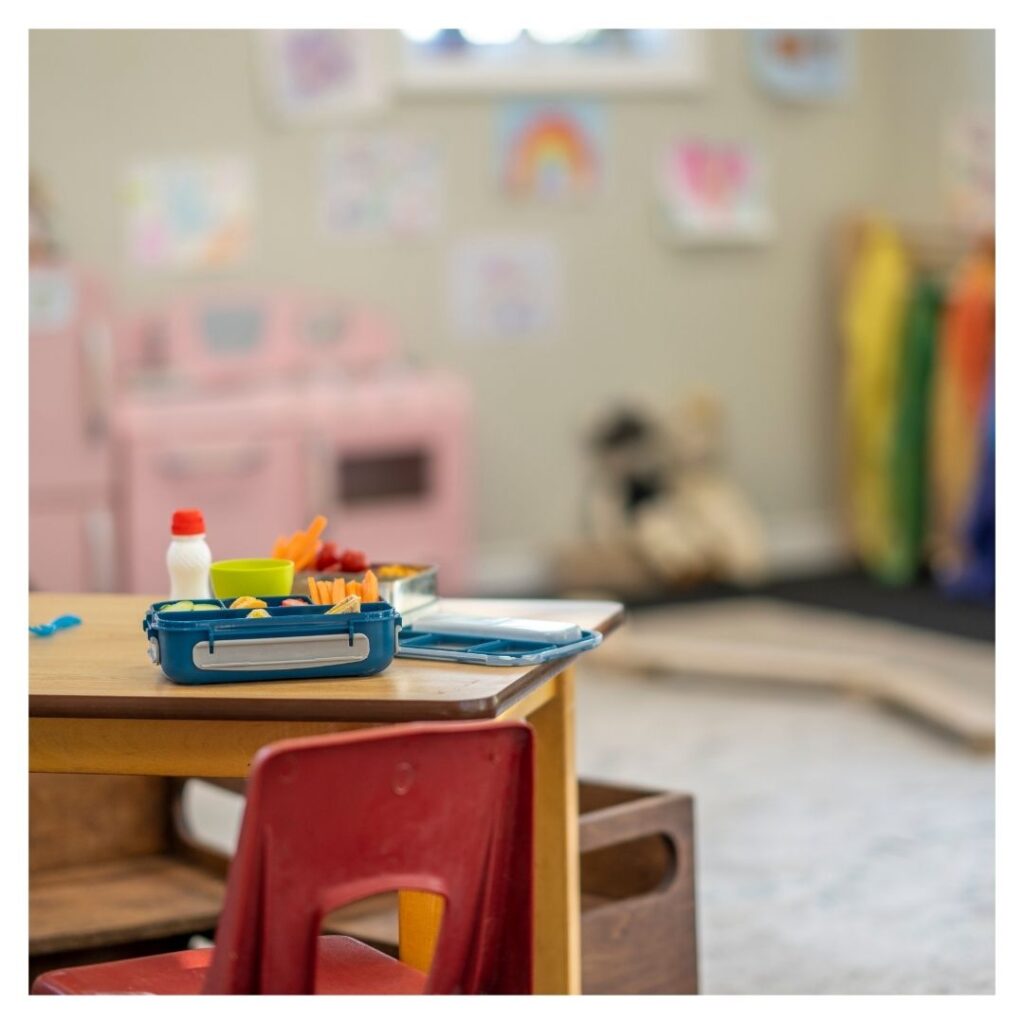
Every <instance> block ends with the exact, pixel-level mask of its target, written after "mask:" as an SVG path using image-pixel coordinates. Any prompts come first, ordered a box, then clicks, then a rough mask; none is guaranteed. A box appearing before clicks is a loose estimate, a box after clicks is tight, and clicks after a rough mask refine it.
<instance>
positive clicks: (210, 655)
mask: <svg viewBox="0 0 1024 1024" xmlns="http://www.w3.org/2000/svg"><path fill="white" fill-rule="evenodd" d="M261 600H263V601H265V602H266V603H267V611H268V612H269V613H270V614H269V616H267V617H265V618H256V619H250V618H248V615H249V612H250V611H251V610H252V609H250V608H236V609H232V608H228V607H227V606H226V605H225V603H224V602H223V601H218V600H216V599H211V600H203V601H202V602H201V603H202V604H212V605H217V608H216V609H213V610H210V611H198V612H197V611H182V612H166V611H162V609H163V608H164V607H166V606H167V605H171V604H174V603H175V602H173V601H158V602H157V603H156V604H154V605H152V606H151V607H150V608H149V610H148V611H147V612H146V616H145V618H144V619H143V622H142V628H143V630H144V631H145V633H146V636H147V638H148V639H149V657H150V660H151V661H152V662H153V664H154V665H159V666H160V669H161V670H162V671H163V673H164V675H165V676H167V678H168V679H170V680H171V682H174V683H183V684H186V685H194V684H202V683H246V682H256V681H259V680H264V681H271V680H279V679H322V678H325V677H330V678H335V677H338V676H369V675H375V674H376V673H378V672H383V671H384V669H386V668H387V667H388V665H390V664H391V660H392V658H394V656H395V652H396V649H397V633H398V630H399V629H400V628H401V625H402V617H401V616H400V615H398V614H397V612H396V611H395V609H394V608H393V607H392V606H391V605H390V604H388V603H387V602H385V601H374V602H369V603H367V604H364V605H363V606H362V608H361V609H360V610H359V611H358V612H353V613H349V614H347V615H327V614H326V612H327V610H328V608H329V607H330V605H314V604H312V603H310V602H308V601H306V602H305V605H304V606H303V607H300V606H298V605H295V606H289V607H287V608H285V607H282V606H281V602H282V601H284V600H285V598H281V597H264V598H261Z"/></svg>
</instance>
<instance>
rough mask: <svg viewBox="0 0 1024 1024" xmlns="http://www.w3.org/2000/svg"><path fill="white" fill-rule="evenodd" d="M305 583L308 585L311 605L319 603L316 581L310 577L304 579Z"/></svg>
mask: <svg viewBox="0 0 1024 1024" xmlns="http://www.w3.org/2000/svg"><path fill="white" fill-rule="evenodd" d="M306 583H308V584H309V599H310V600H311V601H312V602H313V604H319V603H320V595H319V594H318V593H317V589H316V580H315V579H313V577H312V576H309V577H307V578H306Z"/></svg>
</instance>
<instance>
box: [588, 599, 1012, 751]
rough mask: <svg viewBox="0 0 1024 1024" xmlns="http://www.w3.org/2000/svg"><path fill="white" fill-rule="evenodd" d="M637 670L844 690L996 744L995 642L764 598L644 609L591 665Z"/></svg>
mask: <svg viewBox="0 0 1024 1024" xmlns="http://www.w3.org/2000/svg"><path fill="white" fill-rule="evenodd" d="M589 660H590V662H591V663H592V664H599V665H603V666H605V667H608V668H614V669H616V670H623V671H632V672H638V671H639V672H668V673H670V674H672V675H675V676H677V677H682V678H700V679H702V680H710V679H716V678H719V679H745V680H760V681H762V682H764V683H765V684H768V685H770V684H772V683H784V684H802V685H811V686H825V687H833V688H838V689H840V690H842V691H844V692H851V693H855V694H859V695H863V696H866V697H869V698H872V699H874V700H877V701H879V702H882V703H886V704H890V705H893V706H895V707H898V708H900V709H901V710H904V711H906V712H908V713H910V714H912V715H913V716H915V717H916V718H917V719H918V720H920V721H923V722H927V723H929V724H931V725H933V726H937V727H938V728H940V729H942V730H944V731H945V732H947V733H948V734H950V735H952V736H955V737H958V738H960V739H962V740H964V741H965V742H967V743H968V744H970V745H971V746H973V747H975V748H977V749H981V750H990V749H992V747H993V745H994V742H995V650H994V647H993V646H992V645H991V644H985V643H980V642H978V641H974V640H964V639H961V638H959V637H949V636H943V635H941V634H938V633H935V632H932V631H928V630H921V629H914V628H911V627H909V626H902V625H897V624H892V623H888V622H883V621H877V620H872V619H867V618H863V617H860V616H856V615H850V614H846V613H843V612H833V611H824V610H819V609H815V608H807V607H804V606H801V605H796V604H790V603H786V602H781V601H771V600H763V599H753V598H752V599H740V600H729V601H717V602H710V603H707V604H700V605H681V606H676V607H674V608H671V609H657V610H653V611H642V612H639V613H635V614H633V615H631V616H630V619H629V622H628V623H627V625H626V627H624V628H623V629H622V630H620V631H619V632H618V633H617V634H615V635H613V636H611V637H610V638H609V639H608V640H607V641H606V643H605V644H604V645H602V647H601V648H600V649H599V650H598V651H597V652H595V653H594V655H592V656H591V658H590V659H589Z"/></svg>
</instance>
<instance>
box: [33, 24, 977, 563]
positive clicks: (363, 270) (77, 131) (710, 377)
mask: <svg viewBox="0 0 1024 1024" xmlns="http://www.w3.org/2000/svg"><path fill="white" fill-rule="evenodd" d="M897 35H898V36H902V38H897ZM707 42H708V66H709V75H708V81H707V84H706V86H705V87H704V88H703V89H701V90H700V91H698V92H695V93H693V94H690V95H680V96H662V97H659V98H654V97H647V98H639V97H637V98H629V99H626V98H623V99H611V100H610V101H609V103H608V114H609V129H610V167H611V185H610V189H609V191H608V194H607V195H606V196H604V197H603V198H602V199H600V200H598V201H594V202H592V203H587V204H580V205H578V206H575V207H568V208H560V207H558V208H549V207H545V206H541V205H533V204H523V203H514V202H509V201H507V200H505V199H504V198H502V196H501V195H500V194H499V193H498V191H497V189H496V187H495V185H494V181H493V175H492V171H491V166H492V165H491V139H492V115H493V103H492V102H490V101H487V100H485V99H482V98H475V99H472V98H465V99H462V98H460V99H457V100H455V99H436V100H427V99H416V100H412V99H405V100H402V101H400V102H399V103H397V104H396V105H395V106H394V107H393V108H392V109H390V110H389V111H388V112H387V113H386V115H384V116H381V117H379V118H377V119H375V120H374V121H373V122H370V123H367V124H366V125H365V126H364V127H365V129H366V130H374V129H376V128H378V127H379V128H385V127H386V128H397V129H401V130H410V131H415V132H418V133H422V134H424V135H428V136H432V137H436V138H437V139H439V140H440V141H441V143H442V144H443V147H444V151H445V155H446V161H447V176H448V197H449V198H448V211H447V218H446V223H445V227H444V229H443V231H442V232H441V234H440V235H439V236H438V237H437V238H436V239H432V240H430V241H427V242H422V243H416V244H409V243H404V244H402V245H397V244H389V243H375V244H363V245H358V246H357V245H339V244H337V243H333V242H330V241H327V240H325V239H324V238H322V237H321V236H320V235H319V234H318V231H317V225H316V202H317V170H318V166H319V164H318V159H319V153H320V146H321V143H322V134H323V133H322V131H321V130H319V129H311V128H301V127H300V128H283V127H279V126H275V125H274V124H273V122H272V121H271V120H270V119H269V118H268V117H267V116H266V115H265V114H264V112H263V108H262V106H261V103H260V96H259V94H258V89H257V85H258V83H257V81H256V78H255V74H254V61H253V48H252V39H251V37H250V35H249V34H248V33H246V32H236V31H225V32H205V33H204V32H135V31H125V32H33V33H32V39H31V68H30V88H31V115H30V131H31V161H32V165H33V167H34V168H35V169H36V170H37V171H38V172H39V173H40V174H41V176H42V178H43V179H44V181H45V183H46V184H47V186H48V187H49V190H50V192H51V194H52V196H53V198H54V200H55V203H56V207H57V222H58V225H59V229H60V231H61V233H62V235H63V237H64V238H65V240H66V242H67V245H68V248H69V250H70V251H71V253H72V254H73V255H74V256H75V257H77V258H78V259H79V260H81V261H83V262H86V263H89V264H92V265H95V266H97V267H99V268H100V269H102V270H103V271H104V272H105V273H107V274H108V275H109V276H110V277H111V278H112V280H113V281H114V283H115V285H116V288H117V290H118V293H119V294H120V295H121V296H122V298H123V300H124V301H125V303H126V304H132V303H137V302H139V301H141V300H144V299H147V298H149V297H153V296H157V295H161V294H167V293H169V292H171V291H173V290H174V289H176V288H180V287H181V286H182V284H183V280H182V279H181V278H170V277H165V276H145V275H141V274H139V273H138V272H136V271H134V270H133V269H131V268H130V267H128V266H127V265H126V264H125V263H124V261H123V257H122V253H121V244H120V243H121V235H120V231H121V220H120V214H119V207H118V197H117V190H118V185H119V182H120V180H121V176H122V174H123V171H124V168H125V165H126V164H127V163H128V161H130V160H131V159H133V158H137V157H159V156H172V155H177V154H184V153H188V154H204V153H209V154H217V153H241V154H246V155H248V156H249V157H250V158H251V159H252V160H253V162H254V164H255V167H256V172H257V187H258V192H259V199H260V204H261V206H260V221H259V225H258V239H257V247H256V251H255V252H254V254H253V258H252V260H251V263H250V264H249V266H247V267H246V268H245V269H244V271H240V272H239V273H238V274H237V275H236V277H237V278H239V279H244V280H250V281H254V282H266V283H274V282H281V283H302V284H304V285H307V286H311V287H314V288H323V289H329V290H331V291H336V292H338V293H339V294H342V295H351V296H358V297H362V298H364V299H365V300H367V301H370V302H372V303H375V304H377V305H379V306H381V307H383V308H384V309H386V310H388V311H389V312H390V313H391V314H392V315H393V316H394V317H395V318H396V320H397V322H398V323H399V325H400V328H401V332H402V335H403V337H404V339H405V345H406V347H407V348H408V350H409V351H410V352H412V353H414V354H415V355H416V356H419V357H421V358H423V359H424V360H429V361H432V362H439V363H443V364H447V365H451V366H455V367H458V368H459V369H461V370H462V371H463V372H465V373H466V374H467V375H468V376H469V377H470V378H471V379H472V380H473V382H474V384H475V386H476V389H477V396H478V402H479V436H478V440H477V446H476V447H477V458H478V462H479V486H478V490H479V510H480V527H479V535H480V536H479V539H480V545H481V551H482V554H483V556H484V561H485V565H486V564H492V565H495V564H499V563H502V560H504V562H505V563H507V564H508V565H512V566H517V565H518V566H520V567H522V566H524V565H526V564H527V563H530V562H531V560H532V558H533V557H535V556H536V555H537V554H538V553H539V552H540V551H542V550H544V549H545V548H546V547H548V546H550V545H552V544H554V543H557V542H558V541H559V539H561V538H564V537H565V536H566V535H568V534H570V533H571V531H572V530H573V529H574V528H575V527H576V525H577V522H578V516H579V510H580V500H581V498H580V495H581V487H582V481H583V470H584V464H583V461H582V459H581V456H580V437H581V435H582V433H583V432H584V430H585V428H586V425H587V424H588V422H589V421H590V419H591V417H592V416H593V415H594V414H595V413H598V412H599V411H601V410H602V409H605V408H606V407H608V406H609V405H610V404H611V403H613V402H614V401H615V400H616V398H617V397H618V396H619V395H621V394H623V393H630V394H637V395H645V396H649V397H651V398H653V399H655V400H658V401H661V402H666V403H667V402H671V401H674V400H676V399H677V398H678V397H679V395H680V394H681V393H682V392H683V391H684V390H685V389H687V388H689V387H690V386H693V385H698V384H703V385H709V386H711V387H712V388H715V389H716V390H718V391H719V392H720V393H721V395H722V396H723V398H724V400H725V402H726V404H727V408H728V412H729V415H730V417H731V449H730V455H731V462H732V465H733V467H734V470H735V472H736V475H737V476H738V478H739V479H740V480H741V481H742V483H743V484H744V485H745V486H746V487H747V488H748V489H749V491H750V493H751V495H752V497H753V499H754V501H755V503H756V505H757V507H758V508H759V509H760V510H761V512H762V513H763V515H764V516H765V519H766V522H767V523H768V525H769V530H770V533H771V537H772V538H773V541H774V544H775V547H776V548H777V549H778V550H779V551H780V552H781V553H782V554H785V551H786V550H789V553H790V554H791V555H793V554H799V551H800V549H801V547H802V548H804V549H806V548H807V546H808V544H810V545H811V546H812V547H813V545H814V544H815V543H816V541H823V542H824V543H826V544H827V542H828V539H829V537H830V531H831V529H832V524H833V522H834V514H833V513H834V508H835V504H836V486H835V485H836V476H837V471H836V465H835V455H834V452H835V429H834V427H835V414H836V394H837V389H836V347H835V337H834V331H833V330H832V326H831V321H830V317H831V315H832V310H831V309H830V306H829V295H828V287H827V285H828V256H829V245H830V241H831V235H830V231H831V228H832V226H833V225H834V223H835V221H836V219H837V218H838V217H840V216H841V215H843V214H844V213H845V212H848V211H849V210H851V209H854V208H858V207H863V206H865V205H868V204H871V203H873V202H876V201H879V200H891V201H893V202H895V203H897V204H901V203H902V204H904V205H906V206H908V207H909V206H911V205H914V204H917V203H922V204H925V205H928V204H931V203H932V202H933V199H934V195H933V193H934V189H933V188H932V186H931V185H929V186H928V191H925V192H918V190H917V189H916V188H915V185H914V182H913V180H912V178H910V177H907V176H906V175H905V176H904V177H898V176H894V175H893V166H894V161H895V163H896V164H898V163H899V161H900V160H901V159H902V156H901V154H903V153H904V152H905V150H906V149H907V147H908V143H907V142H906V141H904V142H903V143H900V140H899V139H898V138H897V136H898V135H899V133H900V132H901V131H904V130H905V128H906V125H907V124H908V123H915V124H918V126H919V130H920V132H922V133H924V134H925V135H929V136H930V133H932V132H933V130H934V124H933V122H934V119H935V118H936V117H938V116H939V115H938V113H936V111H938V110H939V109H940V108H942V107H943V106H944V105H945V104H946V103H947V101H948V100H949V99H950V96H951V95H952V93H955V91H956V90H957V89H959V88H961V87H963V88H966V86H961V85H960V84H957V82H958V79H957V78H956V76H955V75H953V74H952V73H950V72H949V70H948V69H949V68H950V66H951V64H953V65H956V66H959V64H960V62H966V64H967V65H969V66H970V67H971V68H973V69H974V70H972V71H971V72H970V74H969V75H967V77H968V78H969V79H970V80H971V82H977V81H979V80H981V81H984V80H985V75H986V72H987V65H986V59H985V57H984V49H983V48H982V49H981V50H979V49H978V47H977V46H976V45H975V44H974V43H970V44H968V43H967V42H965V36H964V35H963V34H959V35H958V36H957V38H956V39H953V40H952V41H948V40H947V41H945V42H943V43H942V44H941V45H940V46H938V48H937V45H938V44H936V43H935V42H934V41H932V40H928V39H924V38H923V34H922V33H899V34H888V35H886V34H881V33H862V34H861V35H860V37H859V39H858V47H857V69H856V72H857V73H856V85H855V88H854V90H853V93H852V95H851V96H850V97H849V98H848V99H846V100H844V101H842V102H839V103H835V104H827V105H822V106H796V105H791V104H785V103H780V102H778V101H775V100H773V99H772V98H771V97H769V96H767V95H765V94H764V93H763V92H761V91H760V90H759V89H758V88H757V87H756V85H755V84H754V82H753V81H752V79H751V75H750V73H749V69H748V67H747V63H746V59H745V57H746V53H745V47H744V39H743V37H742V34H740V33H736V32H720V33H712V34H710V35H709V38H708V41H707ZM979 53H980V56H979ZM935 60H938V61H939V65H938V66H939V67H940V68H942V69H943V70H944V72H946V73H948V74H949V75H950V81H949V82H947V86H946V87H945V88H944V89H942V90H937V89H936V88H935V79H936V77H937V74H936V68H935V67H933V66H932V62H933V61H935ZM972 62H973V63H972ZM965 74H966V72H965ZM919 76H925V77H919ZM950 83H952V84H950ZM951 90H952V92H951ZM940 92H941V95H939V93H940ZM919 108H927V111H928V115H927V119H925V120H923V121H920V122H919V121H918V118H917V113H918V109H919ZM929 119H930V120H929ZM353 130H360V126H353ZM691 131H692V132H709V133H715V134H720V135H737V136H741V137H745V138H750V139H751V140H754V141H756V142H757V143H759V144H760V145H761V146H762V147H763V149H764V152H765V154H766V155H767V156H768V158H769V159H770V161H771V167H772V173H773V178H772V186H771V195H772V201H773V204H774V208H775V212H776V215H777V219H778V225H779V226H778V233H777V237H776V238H775V240H774V241H773V242H772V243H770V244H769V245H766V246H763V247H759V248H742V249H728V250H720V251H684V250H680V249H675V248H671V247H669V246H667V245H665V244H664V243H663V242H662V241H660V240H659V239H658V238H657V237H656V235H655V233H654V231H653V230H652V222H651V198H652V188H651V180H652V161H653V158H654V156H655V154H656V153H657V152H658V150H659V148H660V147H661V146H662V145H663V144H664V143H665V142H667V141H668V140H669V139H671V138H672V137H673V136H674V135H676V134H677V133H680V132H691ZM901 145H902V149H901V148H900V146H901ZM910 148H912V149H915V153H916V156H917V160H916V162H915V163H913V164H910V163H907V164H906V168H905V170H906V169H907V168H910V167H914V168H916V169H921V168H924V169H925V170H927V169H928V164H929V161H928V158H927V156H926V152H927V149H926V147H924V146H923V145H922V147H920V149H918V148H917V147H914V146H912V145H911V146H910ZM909 173H910V172H909V171H908V174H909ZM905 179H906V180H905ZM491 232H525V233H530V234H543V235H547V236H550V237H552V238H554V239H555V240H556V241H557V243H558V244H559V246H560V247H561V249H562V251H563V253H564V259H565V269H566V274H565V277H566V294H565V315H564V319H563V322H562V325H561V328H560V329H559V330H558V332H557V334H556V335H554V336H552V337H551V338H549V339H547V340H546V341H545V342H542V343H537V344H533V345H529V346H527V345H522V346H499V345H492V346H476V345H467V344H465V343H462V342H459V341H457V340H455V339H454V338H453V337H452V333H451V331H450V329H449V325H448V319H447V310H446V301H445V299H446V290H445V281H446V266H447V263H446V258H447V253H448V252H449V250H450V247H451V245H452V244H453V243H455V242H456V241H458V240H459V239H461V238H465V237H468V236H473V235H478V234H481V233H491ZM485 572H486V569H485Z"/></svg>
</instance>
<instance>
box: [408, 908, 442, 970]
mask: <svg viewBox="0 0 1024 1024" xmlns="http://www.w3.org/2000/svg"><path fill="white" fill-rule="evenodd" d="M443 915H444V898H443V897H441V896H436V895H435V894H434V893H432V892H415V891H405V890H403V891H402V892H400V893H399V894H398V959H399V960H401V961H402V963H404V964H408V965H409V966H410V967H415V968H416V970H418V971H423V972H424V973H425V972H427V971H429V970H430V961H431V960H433V959H434V947H435V946H436V945H437V937H438V934H439V933H440V930H441V918H442V916H443Z"/></svg>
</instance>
